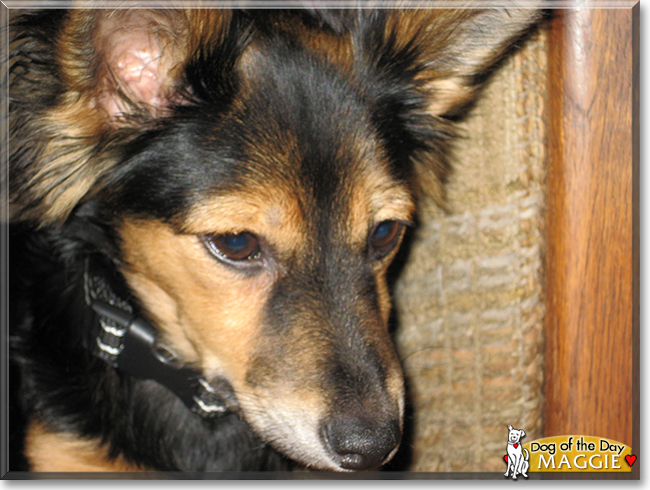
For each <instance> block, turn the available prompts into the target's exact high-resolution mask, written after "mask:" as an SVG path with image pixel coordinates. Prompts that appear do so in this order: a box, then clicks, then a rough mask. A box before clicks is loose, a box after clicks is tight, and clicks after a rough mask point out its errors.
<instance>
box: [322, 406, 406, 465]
mask: <svg viewBox="0 0 650 490" xmlns="http://www.w3.org/2000/svg"><path fill="white" fill-rule="evenodd" d="M322 436H323V439H324V440H325V444H326V445H327V446H328V448H329V449H330V452H331V454H332V455H333V456H334V458H335V459H336V461H337V463H338V464H339V466H340V467H341V468H343V469H346V470H367V469H371V468H376V467H378V466H379V465H380V464H381V463H382V462H383V461H384V460H385V459H386V457H387V456H388V455H389V454H390V452H391V451H392V450H393V449H395V447H396V446H397V445H398V444H399V442H400V439H401V436H402V434H401V430H400V427H399V422H398V420H397V419H393V420H390V421H389V422H387V423H377V422H375V421H372V420H369V419H360V418H355V417H352V416H349V415H342V416H339V417H336V418H333V419H330V420H329V421H327V422H325V423H324V424H323V425H322Z"/></svg>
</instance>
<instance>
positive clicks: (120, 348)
mask: <svg viewBox="0 0 650 490" xmlns="http://www.w3.org/2000/svg"><path fill="white" fill-rule="evenodd" d="M101 263H102V261H101V259H99V258H97V257H88V258H87V259H86V267H85V272H84V296H85V300H86V304H87V305H88V306H89V307H90V314H88V315H85V316H86V318H87V321H86V335H85V339H84V345H85V347H86V349H88V350H89V351H91V352H92V353H93V354H94V355H95V356H96V357H98V358H100V359H102V360H103V361H105V362H106V363H107V364H109V365H111V366H113V367H115V368H117V369H119V370H121V371H123V372H124V373H127V374H129V375H130V376H133V377H134V378H138V379H148V380H154V381H156V382H158V383H159V384H161V385H163V386H165V387H166V388H167V389H169V390H170V391H171V392H172V393H174V394H175V395H176V396H177V397H178V398H180V399H181V400H182V401H183V403H185V405H186V406H187V407H188V408H189V409H190V410H192V411H193V412H195V413H197V414H199V415H200V416H201V417H205V418H213V417H218V416H220V415H222V414H224V413H227V412H229V411H232V412H237V411H238V408H239V407H238V404H237V399H236V397H235V394H234V391H233V389H232V386H231V385H230V383H229V382H228V381H227V380H225V379H223V378H216V379H213V380H211V383H208V381H207V380H206V379H205V377H204V376H203V374H202V372H201V371H200V370H198V369H195V368H193V367H190V366H188V365H184V364H181V363H180V362H179V361H178V359H177V357H176V355H175V354H174V352H173V351H172V350H171V349H170V348H169V347H167V346H166V345H164V344H162V343H160V342H159V339H158V332H157V330H156V329H155V328H154V327H153V326H152V325H151V324H150V323H148V322H147V321H146V320H145V319H144V318H142V317H140V316H138V315H136V314H135V313H134V308H133V307H132V306H131V304H130V303H129V302H128V301H127V300H126V299H124V296H121V295H118V294H117V293H116V290H119V287H117V286H116V284H115V283H116V281H115V280H114V279H115V278H114V277H113V278H112V279H113V280H112V279H111V276H114V274H112V273H111V269H113V268H112V267H102V265H101Z"/></svg>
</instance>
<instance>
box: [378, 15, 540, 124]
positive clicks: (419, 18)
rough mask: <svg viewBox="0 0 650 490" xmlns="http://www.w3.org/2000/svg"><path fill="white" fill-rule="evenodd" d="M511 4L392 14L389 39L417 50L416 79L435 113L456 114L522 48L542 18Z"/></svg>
mask: <svg viewBox="0 0 650 490" xmlns="http://www.w3.org/2000/svg"><path fill="white" fill-rule="evenodd" d="M432 4H435V2H432ZM512 4H513V8H490V9H477V8H471V5H468V7H470V8H460V9H454V10H448V9H436V8H431V9H424V10H395V11H392V13H391V14H390V15H389V16H388V18H387V22H386V27H385V32H386V39H387V40H390V41H391V42H392V43H393V49H394V52H405V53H408V52H411V53H412V54H411V56H412V58H413V59H412V62H413V69H414V70H417V74H416V75H415V78H416V79H417V80H418V81H419V82H420V83H421V84H422V88H423V89H424V90H425V91H426V92H427V96H428V98H429V110H430V111H431V113H432V114H435V115H438V116H444V115H447V114H450V113H454V112H456V111H457V109H458V108H459V107H462V106H463V105H465V104H466V103H467V102H469V101H470V100H471V99H472V98H473V97H474V95H475V93H476V89H477V88H478V87H479V86H480V84H481V82H482V81H483V80H484V78H485V75H486V74H487V73H488V72H489V70H490V69H491V68H492V67H493V66H494V65H495V63H497V61H499V59H500V58H501V57H502V56H503V55H504V54H505V53H507V52H509V51H510V50H512V49H514V48H516V47H517V44H518V41H520V40H521V39H522V38H523V37H524V36H525V35H526V33H527V32H528V30H529V28H530V27H531V26H533V25H534V24H535V22H536V21H537V20H538V19H539V18H540V16H541V11H540V10H539V9H534V8H514V7H515V6H516V2H512ZM432 6H435V5H432Z"/></svg>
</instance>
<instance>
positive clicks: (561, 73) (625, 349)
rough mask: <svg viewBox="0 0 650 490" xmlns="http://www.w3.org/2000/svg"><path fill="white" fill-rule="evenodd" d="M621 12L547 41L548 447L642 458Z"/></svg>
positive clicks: (558, 24) (624, 19)
mask: <svg viewBox="0 0 650 490" xmlns="http://www.w3.org/2000/svg"><path fill="white" fill-rule="evenodd" d="M622 4H623V5H625V6H626V8H619V9H602V8H596V9H593V8H581V9H568V10H557V11H555V12H554V18H553V20H552V22H551V28H550V33H549V41H548V44H549V48H548V49H549V51H548V53H549V69H548V87H549V90H548V96H549V119H548V121H549V125H548V128H549V166H548V182H547V192H548V196H547V204H548V211H547V233H548V235H547V238H548V242H547V247H548V248H547V254H546V366H545V396H546V407H545V435H546V436H553V435H563V434H586V435H593V436H599V437H606V438H610V439H613V440H616V441H619V442H623V443H625V444H626V445H629V446H631V447H632V450H633V453H634V454H638V453H639V450H640V443H639V436H640V433H639V427H640V414H639V376H640V369H639V367H640V363H639V355H640V346H639V341H640V333H639V330H640V326H639V319H640V318H639V315H640V304H639V289H640V278H639V274H640V261H639V255H640V254H639V246H640V234H639V177H640V175H639V174H640V172H639V159H640V154H639V151H640V150H639V111H640V103H639V101H640V98H639V14H640V6H639V4H638V3H637V4H636V5H633V4H631V3H630V2H627V3H625V4H624V3H623V2H622ZM587 5H589V4H588V3H587ZM633 470H634V473H633V474H634V476H636V477H637V478H638V477H639V465H636V467H634V468H633Z"/></svg>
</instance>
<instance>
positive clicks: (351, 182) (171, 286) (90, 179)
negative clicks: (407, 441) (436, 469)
mask: <svg viewBox="0 0 650 490" xmlns="http://www.w3.org/2000/svg"><path fill="white" fill-rule="evenodd" d="M431 4H432V6H434V7H435V2H431ZM538 17H539V12H538V11H536V10H532V9H526V8H522V9H512V10H505V9H485V10H483V9H471V8H467V9H457V10H449V9H437V8H431V9H424V10H411V9H407V8H403V9H389V10H372V9H358V10H327V9H324V10H315V9H295V10H241V11H231V10H218V9H212V10H211V9H188V10H184V9H170V10H155V9H152V10H147V9H132V10H119V9H117V10H108V9H98V10H74V9H73V10H69V11H64V10H47V11H39V12H25V13H24V15H21V16H17V17H16V18H14V19H13V21H12V26H11V28H12V44H11V49H12V52H11V59H10V68H11V85H10V124H11V142H10V143H11V144H10V150H11V154H10V182H9V186H10V213H11V219H12V222H13V225H12V238H11V240H12V241H11V244H12V249H11V250H12V255H11V274H12V283H11V288H12V289H11V292H12V293H11V294H12V313H11V314H12V321H13V323H14V326H13V327H12V328H13V330H12V347H13V357H12V368H11V369H12V388H13V389H15V391H17V392H19V393H20V410H21V412H18V411H13V412H12V417H14V420H18V419H19V418H20V417H21V415H20V414H21V413H22V414H23V417H24V420H25V423H26V429H25V431H24V444H23V446H24V454H25V455H26V460H27V462H28V464H29V467H30V468H31V470H33V471H125V470H127V471H128V470H159V471H223V470H262V469H282V468H285V467H286V466H285V462H286V461H288V460H293V461H297V462H299V463H301V464H302V465H304V466H306V467H309V468H314V469H323V470H339V471H341V470H364V469H372V468H377V467H379V466H381V465H382V464H383V463H385V462H386V461H388V460H390V459H391V457H392V456H393V455H394V454H395V452H396V451H397V448H398V446H399V443H400V439H401V432H402V426H403V422H402V419H403V414H404V388H403V379H402V371H401V368H400V363H399V360H398V357H397V355H396V352H395V349H394V346H393V343H392V341H391V338H390V335H389V333H388V328H387V323H388V319H389V311H390V294H389V291H388V287H387V282H386V271H387V268H388V266H389V264H390V262H391V260H392V259H393V258H394V256H395V254H396V252H397V249H398V247H399V245H400V242H401V240H402V237H403V235H404V231H405V228H406V227H408V226H409V225H410V224H411V223H412V222H413V217H414V212H415V205H416V200H417V198H418V197H417V196H419V195H420V193H421V192H422V191H426V192H429V193H431V194H432V195H433V196H434V197H437V198H438V199H440V200H442V199H443V195H444V191H443V184H444V182H445V179H446V176H447V173H448V168H449V165H448V162H447V154H448V149H449V146H450V141H451V139H452V138H453V134H454V131H453V124H452V122H450V121H451V118H450V116H453V115H456V114H458V113H459V111H460V110H461V109H462V108H463V107H465V106H466V105H467V104H468V103H469V102H470V101H471V100H472V98H473V97H474V95H475V93H476V91H477V88H478V86H479V84H480V83H481V81H482V80H483V79H484V78H485V74H486V73H487V71H488V70H489V69H490V67H492V66H493V65H494V63H495V62H496V61H497V60H498V59H499V58H500V57H502V56H503V55H504V53H506V52H507V51H508V50H509V49H510V48H511V47H512V45H513V43H514V42H515V41H516V40H518V39H520V38H521V36H522V34H523V33H525V31H526V30H527V29H529V28H530V26H531V25H532V24H533V23H534V22H535V21H536V19H537V18H538ZM18 373H19V375H18ZM14 457H15V458H17V457H18V456H14Z"/></svg>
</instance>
